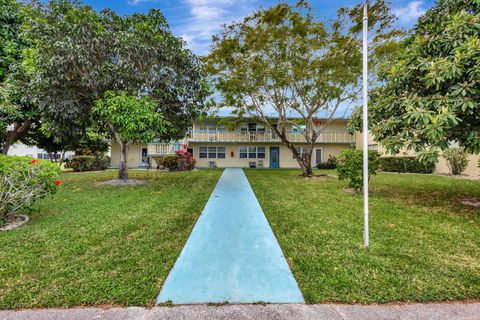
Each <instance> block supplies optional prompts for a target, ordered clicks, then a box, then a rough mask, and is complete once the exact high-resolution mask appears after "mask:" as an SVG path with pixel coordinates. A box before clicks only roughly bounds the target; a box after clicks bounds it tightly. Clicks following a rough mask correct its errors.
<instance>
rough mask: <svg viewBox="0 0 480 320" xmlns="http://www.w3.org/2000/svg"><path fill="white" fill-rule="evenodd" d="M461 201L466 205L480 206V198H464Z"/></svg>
mask: <svg viewBox="0 0 480 320" xmlns="http://www.w3.org/2000/svg"><path fill="white" fill-rule="evenodd" d="M460 202H461V203H462V204H464V205H466V206H472V207H475V208H480V198H462V199H460Z"/></svg>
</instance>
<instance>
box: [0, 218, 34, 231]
mask: <svg viewBox="0 0 480 320" xmlns="http://www.w3.org/2000/svg"><path fill="white" fill-rule="evenodd" d="M29 220H30V219H29V218H28V216H25V215H17V216H10V217H8V218H7V222H6V223H4V224H2V225H0V231H8V230H13V229H16V228H20V227H21V226H23V225H26V224H27V223H28V221H29Z"/></svg>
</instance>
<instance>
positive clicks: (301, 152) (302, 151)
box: [292, 147, 307, 159]
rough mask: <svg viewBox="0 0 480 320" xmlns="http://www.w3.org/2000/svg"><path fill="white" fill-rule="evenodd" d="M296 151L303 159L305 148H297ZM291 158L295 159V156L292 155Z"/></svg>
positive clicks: (305, 154) (305, 153) (305, 152)
mask: <svg viewBox="0 0 480 320" xmlns="http://www.w3.org/2000/svg"><path fill="white" fill-rule="evenodd" d="M297 151H298V152H299V153H300V156H301V157H302V158H305V157H306V156H307V147H297ZM292 158H293V159H295V156H294V155H293V153H292Z"/></svg>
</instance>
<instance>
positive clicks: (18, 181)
mask: <svg viewBox="0 0 480 320" xmlns="http://www.w3.org/2000/svg"><path fill="white" fill-rule="evenodd" d="M59 173H60V167H59V166H58V164H56V163H52V162H50V161H42V160H37V159H32V158H30V157H17V156H7V155H0V225H1V224H2V223H4V222H6V220H7V218H8V217H9V216H12V215H15V214H17V213H20V212H22V213H24V212H25V211H28V210H31V209H32V206H33V204H34V202H35V201H36V200H38V199H41V198H44V197H46V196H48V195H53V194H55V192H57V190H58V186H60V184H61V183H62V182H61V181H60V180H59Z"/></svg>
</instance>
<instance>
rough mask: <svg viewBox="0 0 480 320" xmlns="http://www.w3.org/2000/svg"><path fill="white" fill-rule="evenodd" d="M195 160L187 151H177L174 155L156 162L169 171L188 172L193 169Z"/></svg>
mask: <svg viewBox="0 0 480 320" xmlns="http://www.w3.org/2000/svg"><path fill="white" fill-rule="evenodd" d="M196 162H197V161H196V160H195V158H194V157H193V155H192V154H191V153H190V152H188V151H187V150H185V149H183V150H178V151H176V152H175V154H171V155H166V156H163V157H162V158H160V159H158V160H157V163H158V164H159V165H160V166H162V167H165V168H167V169H168V170H170V171H189V170H192V169H193V168H194V167H195V164H196Z"/></svg>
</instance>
